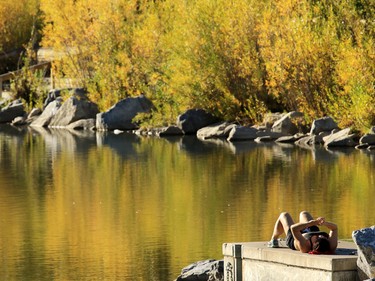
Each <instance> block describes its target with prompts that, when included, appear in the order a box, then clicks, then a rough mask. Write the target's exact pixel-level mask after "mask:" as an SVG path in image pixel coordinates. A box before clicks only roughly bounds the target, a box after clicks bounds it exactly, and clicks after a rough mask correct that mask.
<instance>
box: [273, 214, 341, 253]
mask: <svg viewBox="0 0 375 281" xmlns="http://www.w3.org/2000/svg"><path fill="white" fill-rule="evenodd" d="M312 226H325V227H327V228H328V229H329V230H330V231H329V234H328V238H326V237H324V236H323V235H320V234H317V235H312V236H311V238H310V237H309V234H308V233H302V231H303V230H304V229H306V228H309V227H312ZM289 229H290V230H291V232H292V235H293V237H294V247H295V249H296V250H298V251H301V252H302V253H308V252H310V251H311V250H312V249H313V247H314V244H315V243H316V242H317V240H318V239H319V238H323V239H327V240H328V242H329V245H330V249H329V252H330V253H334V251H335V250H336V248H337V242H338V228H337V225H336V224H334V223H333V222H328V221H326V220H325V218H323V217H318V218H316V219H314V218H313V217H312V216H311V214H310V213H308V212H307V211H302V212H301V213H300V215H299V222H298V223H295V222H294V221H293V218H292V217H291V215H290V214H289V213H286V212H283V213H281V214H280V216H279V218H278V219H277V221H276V223H275V227H274V231H273V234H272V238H271V239H278V238H279V237H280V235H282V234H283V233H285V234H287V233H288V231H289Z"/></svg>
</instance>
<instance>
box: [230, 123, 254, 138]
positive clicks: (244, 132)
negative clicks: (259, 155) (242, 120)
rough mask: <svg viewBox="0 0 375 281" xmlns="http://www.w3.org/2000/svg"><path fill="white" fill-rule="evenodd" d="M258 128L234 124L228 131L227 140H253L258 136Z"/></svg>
mask: <svg viewBox="0 0 375 281" xmlns="http://www.w3.org/2000/svg"><path fill="white" fill-rule="evenodd" d="M258 132H259V130H258V129H257V128H254V127H245V126H238V125H235V126H233V127H232V130H231V131H230V132H229V136H228V138H227V140H228V141H243V140H254V139H256V138H257V137H258V134H257V133H258Z"/></svg>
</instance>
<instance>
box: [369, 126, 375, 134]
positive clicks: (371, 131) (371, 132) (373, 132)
mask: <svg viewBox="0 0 375 281" xmlns="http://www.w3.org/2000/svg"><path fill="white" fill-rule="evenodd" d="M369 133H370V134H375V126H373V127H372V128H371V129H370V132H369Z"/></svg>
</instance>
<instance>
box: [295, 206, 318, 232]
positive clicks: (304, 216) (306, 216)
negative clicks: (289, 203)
mask: <svg viewBox="0 0 375 281" xmlns="http://www.w3.org/2000/svg"><path fill="white" fill-rule="evenodd" d="M313 219H314V218H313V216H312V215H311V214H310V213H309V212H307V211H302V212H301V213H300V214H299V222H309V221H311V220H313ZM310 231H319V227H317V226H315V225H313V226H310V227H308V228H306V229H305V230H303V231H302V232H310Z"/></svg>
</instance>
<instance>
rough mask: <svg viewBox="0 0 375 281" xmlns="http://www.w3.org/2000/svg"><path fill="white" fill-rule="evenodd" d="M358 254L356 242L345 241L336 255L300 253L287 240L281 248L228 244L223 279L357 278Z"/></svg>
mask: <svg viewBox="0 0 375 281" xmlns="http://www.w3.org/2000/svg"><path fill="white" fill-rule="evenodd" d="M282 244H283V243H281V245H282ZM356 253H357V247H356V245H355V244H354V243H352V242H345V241H339V245H338V249H337V251H336V253H335V255H310V254H306V253H300V252H299V251H293V250H290V249H289V248H287V247H286V245H285V243H284V246H282V247H281V248H268V247H267V242H244V243H225V244H223V254H224V271H225V272H224V280H233V281H243V280H318V281H321V280H331V281H333V280H334V281H343V280H356V279H357V258H358V257H357V255H356ZM226 277H227V278H226Z"/></svg>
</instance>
